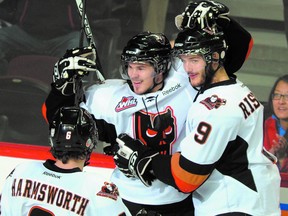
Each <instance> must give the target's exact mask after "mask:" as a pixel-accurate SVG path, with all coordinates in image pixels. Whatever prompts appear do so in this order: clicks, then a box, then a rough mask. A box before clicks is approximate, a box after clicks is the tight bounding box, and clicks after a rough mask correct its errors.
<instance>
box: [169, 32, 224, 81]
mask: <svg viewBox="0 0 288 216" xmlns="http://www.w3.org/2000/svg"><path fill="white" fill-rule="evenodd" d="M227 49H228V46H227V43H226V40H225V37H224V34H223V32H222V31H218V32H216V33H212V32H208V31H205V30H195V29H185V30H183V31H182V32H180V33H179V34H178V36H177V38H176V39H175V44H174V48H173V51H172V56H173V57H174V58H175V57H179V56H180V55H187V54H196V55H201V56H202V57H203V58H204V60H205V61H206V68H205V71H206V79H205V83H203V86H205V85H208V84H210V83H211V80H212V78H213V76H214V74H215V73H216V71H217V70H218V69H219V68H220V67H222V66H223V65H224V61H225V57H226V51H227ZM214 53H218V57H217V58H215V57H213V56H214ZM177 62H178V61H177V60H174V61H173V64H174V65H177V64H178V63H177ZM212 62H218V67H217V68H216V69H214V68H213V67H212ZM178 65H179V64H178ZM176 70H177V68H176Z"/></svg>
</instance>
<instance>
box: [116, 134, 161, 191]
mask: <svg viewBox="0 0 288 216" xmlns="http://www.w3.org/2000/svg"><path fill="white" fill-rule="evenodd" d="M116 141H117V142H118V144H119V147H120V148H119V150H118V151H117V153H116V155H115V156H114V161H115V163H116V165H117V167H118V168H119V170H120V171H121V172H122V173H124V175H125V176H127V177H129V178H130V177H138V178H139V179H140V180H141V181H142V183H143V184H144V185H145V186H147V187H148V186H151V184H152V181H153V180H155V179H156V177H155V176H154V174H153V172H152V167H151V162H152V158H153V157H155V156H156V155H158V154H159V153H158V152H156V151H153V150H151V149H150V148H148V147H147V146H145V145H143V143H142V142H141V141H140V140H135V139H133V138H131V137H130V136H129V135H127V134H124V133H123V134H120V135H119V136H118V138H117V139H116Z"/></svg>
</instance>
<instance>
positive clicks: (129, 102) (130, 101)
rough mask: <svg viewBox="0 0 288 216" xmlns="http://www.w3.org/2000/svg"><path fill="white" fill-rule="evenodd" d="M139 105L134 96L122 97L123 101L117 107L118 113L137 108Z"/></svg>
mask: <svg viewBox="0 0 288 216" xmlns="http://www.w3.org/2000/svg"><path fill="white" fill-rule="evenodd" d="M136 105H137V99H135V98H134V97H133V96H128V97H122V99H121V101H120V102H119V103H118V104H117V106H116V107H115V111H116V112H120V111H122V110H125V109H128V108H131V107H135V106H136Z"/></svg>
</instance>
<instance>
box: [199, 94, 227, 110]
mask: <svg viewBox="0 0 288 216" xmlns="http://www.w3.org/2000/svg"><path fill="white" fill-rule="evenodd" d="M200 103H201V104H203V105H205V106H206V107H207V108H208V109H209V110H211V109H214V108H215V109H218V108H219V107H220V106H222V105H223V106H224V105H225V104H226V99H221V98H219V97H218V96H217V95H212V96H211V97H207V98H205V99H204V100H202V101H200Z"/></svg>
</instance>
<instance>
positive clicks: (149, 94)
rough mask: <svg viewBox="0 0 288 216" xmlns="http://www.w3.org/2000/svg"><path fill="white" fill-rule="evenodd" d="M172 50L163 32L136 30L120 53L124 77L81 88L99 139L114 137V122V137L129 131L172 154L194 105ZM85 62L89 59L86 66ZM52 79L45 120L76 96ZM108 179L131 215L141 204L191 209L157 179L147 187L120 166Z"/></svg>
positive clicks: (151, 207) (154, 208)
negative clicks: (111, 130)
mask: <svg viewBox="0 0 288 216" xmlns="http://www.w3.org/2000/svg"><path fill="white" fill-rule="evenodd" d="M170 52H171V46H170V43H169V40H168V39H167V38H166V36H164V35H163V34H160V33H150V32H143V33H139V34H137V35H136V36H134V37H132V38H131V40H129V41H128V43H127V46H126V47H125V48H124V50H123V53H122V56H121V60H122V64H123V77H124V78H126V79H127V80H105V82H104V83H101V84H95V85H93V86H91V87H90V88H88V89H87V90H86V91H85V97H86V102H85V103H82V104H81V106H83V107H85V108H86V109H87V110H88V111H89V112H90V113H92V114H93V115H94V117H95V118H96V119H97V124H98V125H99V128H100V132H99V134H100V137H101V138H102V140H104V141H105V139H104V138H105V137H104V138H103V135H104V134H103V132H105V133H106V134H105V136H106V137H109V136H110V137H113V134H112V133H111V134H109V132H107V131H106V129H107V127H110V125H112V124H113V125H115V128H116V131H117V135H119V134H120V133H123V132H125V133H128V134H130V135H131V136H133V137H134V138H137V139H141V140H142V141H143V142H146V143H150V145H151V147H152V148H153V149H155V150H157V151H159V152H161V153H162V154H171V153H172V152H174V151H175V150H176V149H177V144H178V142H179V140H181V138H182V136H183V132H184V125H185V121H186V114H185V113H187V107H189V106H190V105H191V104H192V101H193V97H194V96H195V90H193V88H192V87H191V86H190V84H189V82H188V80H187V75H186V74H185V72H184V71H182V72H181V71H178V72H176V71H174V70H173V69H171V70H170V65H171V62H170ZM70 59H71V58H70ZM63 61H69V58H68V59H66V58H65V59H64V60H60V61H59V63H60V65H59V67H58V68H61V67H62V64H64V63H62V62H63ZM89 62H90V61H88V60H87V62H86V63H87V65H88V64H89ZM90 65H92V63H91V64H90ZM65 72H67V70H65V69H63V70H60V71H59V73H60V75H59V77H63V76H65ZM67 74H69V71H68V72H67ZM54 80H55V82H54V83H53V84H52V91H51V93H50V95H49V96H48V98H47V100H46V106H47V117H48V120H49V121H51V120H50V119H51V118H50V117H49V116H51V114H52V113H53V108H54V107H59V106H61V105H64V104H67V103H68V104H69V103H71V104H73V103H74V98H75V96H74V94H72V95H71V96H69V95H67V94H68V93H67V89H68V86H65V84H66V83H64V84H62V82H61V81H62V80H61V79H57V78H56V77H55V76H54ZM68 85H69V84H68ZM71 89H73V88H71ZM65 94H66V96H65ZM71 99H72V100H71ZM183 99H184V100H183ZM184 104H185V106H183V105H184ZM183 108H184V109H183ZM103 120H104V121H105V124H104V123H103V122H104V121H103ZM106 122H107V123H108V124H106ZM103 125H104V126H105V128H104V129H103V127H102V126H103ZM114 139H116V136H115V138H114ZM108 142H110V140H108ZM113 142H115V141H113ZM111 180H112V181H113V182H114V183H115V184H116V185H117V186H118V188H119V191H120V193H121V197H122V198H123V201H124V203H125V204H126V206H127V207H128V208H129V210H130V211H131V214H132V215H136V214H137V213H138V212H139V211H142V209H143V208H145V211H148V212H149V211H153V212H158V213H161V214H162V215H168V214H175V212H176V211H177V212H180V213H181V211H182V212H183V213H187V212H190V211H193V205H192V202H191V197H189V194H186V193H181V192H179V191H178V190H176V189H175V188H173V187H171V186H169V185H166V184H164V183H162V182H160V181H159V180H158V181H155V182H153V184H152V186H151V187H150V188H149V190H147V188H146V187H145V186H143V184H142V183H141V181H140V180H139V179H137V178H134V179H132V178H128V177H127V176H126V175H125V174H123V173H122V172H120V171H119V170H118V169H115V171H114V172H113V174H112V179H111ZM118 184H119V185H118ZM143 211H144V210H143Z"/></svg>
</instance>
